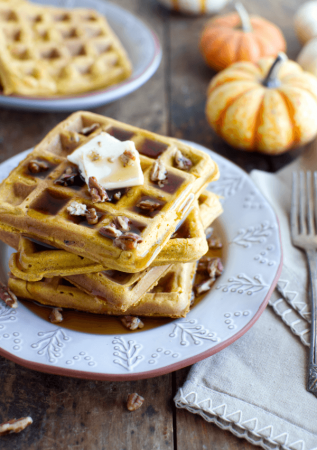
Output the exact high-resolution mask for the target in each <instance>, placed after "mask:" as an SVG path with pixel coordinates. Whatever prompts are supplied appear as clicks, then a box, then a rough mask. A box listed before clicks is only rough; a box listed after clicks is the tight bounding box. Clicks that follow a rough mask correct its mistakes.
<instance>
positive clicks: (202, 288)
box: [194, 277, 216, 295]
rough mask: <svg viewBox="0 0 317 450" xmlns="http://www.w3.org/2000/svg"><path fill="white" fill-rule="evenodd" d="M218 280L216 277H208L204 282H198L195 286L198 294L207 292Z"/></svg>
mask: <svg viewBox="0 0 317 450" xmlns="http://www.w3.org/2000/svg"><path fill="white" fill-rule="evenodd" d="M215 280H216V277H214V278H208V279H207V280H205V281H203V282H202V283H199V284H196V285H195V286H194V292H195V294H196V295H200V294H202V293H203V292H207V291H209V290H210V289H211V286H212V285H213V284H214V282H215Z"/></svg>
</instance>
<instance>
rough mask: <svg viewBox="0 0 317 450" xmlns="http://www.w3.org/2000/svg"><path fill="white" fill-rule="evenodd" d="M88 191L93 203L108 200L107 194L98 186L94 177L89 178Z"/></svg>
mask: <svg viewBox="0 0 317 450" xmlns="http://www.w3.org/2000/svg"><path fill="white" fill-rule="evenodd" d="M88 190H89V193H90V195H91V200H92V202H93V203H98V202H105V201H106V200H109V197H108V194H107V192H106V191H105V190H104V188H103V187H102V186H100V184H99V183H98V181H97V179H96V177H89V180H88Z"/></svg>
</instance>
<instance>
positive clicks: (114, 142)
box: [67, 132, 144, 189]
mask: <svg viewBox="0 0 317 450" xmlns="http://www.w3.org/2000/svg"><path fill="white" fill-rule="evenodd" d="M126 150H127V151H130V152H131V153H132V155H133V156H134V158H135V159H133V160H129V164H126V166H124V164H123V162H122V159H121V158H120V157H121V155H122V154H123V153H124V152H125V151H126ZM67 159H68V160H69V161H70V162H71V163H73V164H76V165H77V166H78V168H79V170H80V172H81V174H82V176H83V177H84V178H85V181H86V183H87V184H88V180H89V178H90V177H95V178H96V179H97V182H98V184H100V186H102V187H103V188H104V189H119V188H125V187H131V186H140V185H142V184H144V176H143V172H142V169H141V164H140V155H139V152H138V151H137V150H136V148H135V145H134V142H132V141H124V142H121V141H119V140H118V139H116V138H114V137H113V136H110V134H108V133H105V132H102V133H100V134H98V135H97V136H95V137H94V138H93V139H91V140H90V141H88V142H87V143H86V144H84V145H82V146H81V147H78V148H77V149H76V150H75V151H74V152H73V153H72V154H71V155H69V156H67Z"/></svg>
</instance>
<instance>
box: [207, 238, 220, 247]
mask: <svg viewBox="0 0 317 450" xmlns="http://www.w3.org/2000/svg"><path fill="white" fill-rule="evenodd" d="M207 242H208V247H209V248H210V249H218V248H222V242H221V240H220V239H219V238H218V237H214V236H211V237H210V238H209V239H207Z"/></svg>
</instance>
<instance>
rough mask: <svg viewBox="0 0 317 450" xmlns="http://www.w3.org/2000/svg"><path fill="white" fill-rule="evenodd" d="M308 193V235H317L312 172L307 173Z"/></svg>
mask: <svg viewBox="0 0 317 450" xmlns="http://www.w3.org/2000/svg"><path fill="white" fill-rule="evenodd" d="M306 192H307V226H308V234H310V235H312V234H315V225H314V214H313V212H314V192H313V187H312V179H311V172H310V171H308V172H307V173H306Z"/></svg>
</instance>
